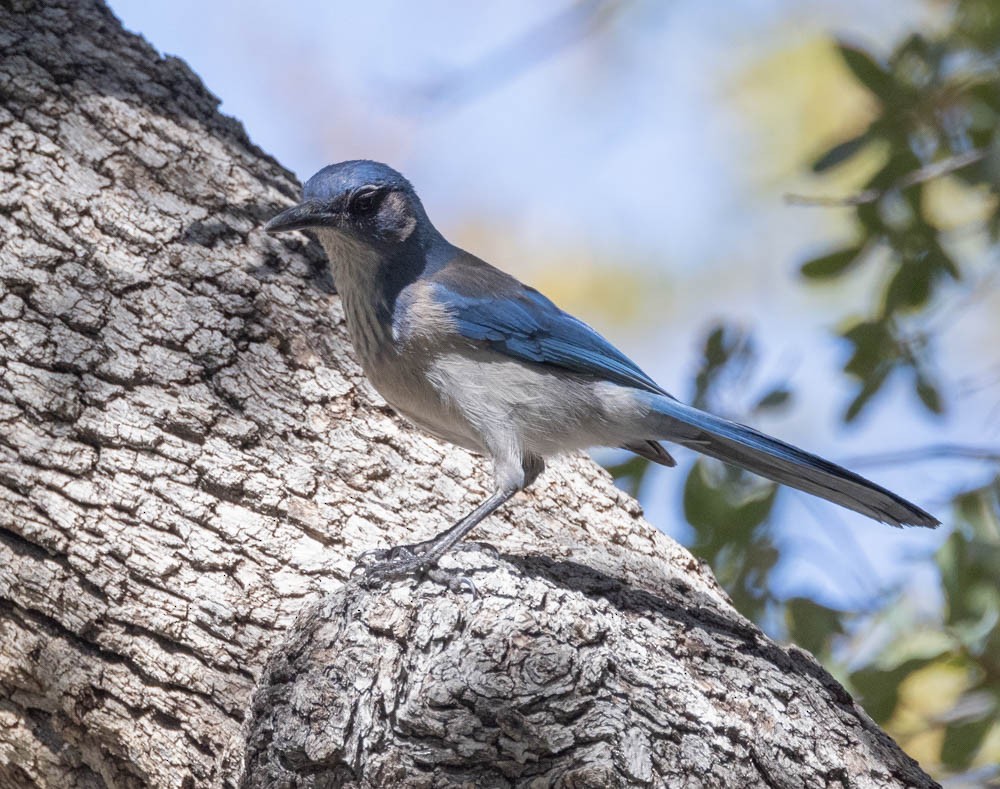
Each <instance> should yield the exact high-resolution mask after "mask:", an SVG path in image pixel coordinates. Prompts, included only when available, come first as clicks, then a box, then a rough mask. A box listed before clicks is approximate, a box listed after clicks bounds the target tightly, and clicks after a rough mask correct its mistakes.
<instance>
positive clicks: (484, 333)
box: [431, 256, 665, 394]
mask: <svg viewBox="0 0 1000 789" xmlns="http://www.w3.org/2000/svg"><path fill="white" fill-rule="evenodd" d="M469 257H470V258H471V256H469ZM486 265H487V264H485V263H482V261H479V260H478V259H475V258H472V259H471V260H468V259H466V260H458V261H456V260H452V261H450V262H449V264H448V265H447V266H445V267H444V268H442V269H441V270H440V272H439V273H438V275H437V276H433V277H432V278H431V279H432V281H433V283H434V297H435V299H436V300H437V301H438V303H440V304H442V305H444V306H446V307H447V309H448V312H449V313H450V315H451V318H452V320H453V321H454V325H455V329H456V330H457V331H458V333H459V334H461V335H462V336H463V337H464V338H466V339H468V340H473V341H476V342H483V343H486V344H488V345H489V346H490V347H491V348H492V349H494V350H496V351H499V352H500V353H504V354H507V355H508V356H512V357H514V358H516V359H522V360H524V361H529V362H535V363H536V364H548V365H552V366H554V367H559V368H561V369H564V370H569V371H571V372H575V373H581V374H584V375H593V376H595V377H597V378H603V379H605V380H608V381H614V382H615V383H619V384H623V385H624V386H632V387H636V388H638V389H643V390H646V391H649V392H656V393H658V394H665V392H664V391H663V390H662V389H661V388H660V387H659V386H657V385H656V382H655V381H653V379H652V378H650V377H649V376H648V375H646V374H645V373H644V372H643V371H642V370H641V369H639V367H638V366H637V365H636V364H635V362H633V361H632V360H631V359H629V358H628V357H627V356H625V354H623V353H622V352H621V351H619V350H618V349H617V348H615V346H613V345H612V344H611V343H610V342H608V341H607V340H606V339H604V338H603V337H602V336H601V335H600V334H598V333H597V332H596V331H594V330H593V329H592V328H590V327H589V326H588V325H587V324H585V323H584V322H583V321H580V320H578V319H576V318H574V317H573V316H572V315H568V314H567V313H565V312H563V311H562V310H561V309H559V308H558V307H557V306H556V305H555V304H553V303H552V302H551V301H549V299H547V298H546V297H545V296H543V295H542V294H541V293H539V292H538V291H536V290H534V289H533V288H529V287H527V286H526V285H523V284H521V283H520V282H518V281H517V280H515V279H514V278H513V277H510V276H508V275H506V274H504V273H503V272H501V271H498V270H497V269H494V268H493V267H492V266H489V267H488V269H486V268H483V267H485V266H486Z"/></svg>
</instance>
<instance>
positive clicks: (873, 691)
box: [850, 658, 933, 723]
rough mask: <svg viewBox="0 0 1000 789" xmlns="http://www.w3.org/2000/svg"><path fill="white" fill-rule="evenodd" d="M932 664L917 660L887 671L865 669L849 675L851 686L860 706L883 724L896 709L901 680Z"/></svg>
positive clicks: (871, 668) (928, 661) (929, 661)
mask: <svg viewBox="0 0 1000 789" xmlns="http://www.w3.org/2000/svg"><path fill="white" fill-rule="evenodd" d="M932 662H933V660H929V659H924V658H917V659H914V660H908V661H906V662H905V663H900V664H899V665H898V666H895V667H894V668H891V669H889V670H885V669H880V668H874V667H866V668H863V669H860V670H859V671H856V672H854V673H853V674H851V677H850V679H851V685H852V686H853V687H854V689H855V691H857V693H858V695H859V696H860V697H861V704H862V705H863V706H864V708H865V710H866V711H867V712H868V714H869V715H871V716H872V717H873V718H874V719H875V720H876V721H877V722H879V723H885V722H886V721H887V720H889V718H891V717H892V713H893V711H894V710H895V709H896V703H897V702H898V701H899V686H900V684H901V683H902V682H903V680H904V679H906V678H907V677H908V676H909V675H910V674H912V673H913V672H914V671H918V670H919V669H922V668H924V667H925V666H927V665H929V664H930V663H932Z"/></svg>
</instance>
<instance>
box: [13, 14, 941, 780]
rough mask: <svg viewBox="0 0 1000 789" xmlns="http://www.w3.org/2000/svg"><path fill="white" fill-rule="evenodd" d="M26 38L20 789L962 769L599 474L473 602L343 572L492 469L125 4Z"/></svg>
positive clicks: (860, 775)
mask: <svg viewBox="0 0 1000 789" xmlns="http://www.w3.org/2000/svg"><path fill="white" fill-rule="evenodd" d="M0 52H2V56H0V786H2V787H27V786H47V787H75V786H79V787H103V786H109V787H133V786H157V787H210V786H221V785H237V784H240V783H242V784H243V785H245V786H341V785H352V786H428V787H430V786H445V785H455V784H465V785H467V786H511V785H526V786H533V787H535V786H538V787H540V786H548V785H558V786H567V787H568V786H575V787H584V786H594V787H598V786H600V787H605V786H626V785H628V786H631V785H637V786H647V785H649V786H658V785H668V784H669V785H681V784H685V785H692V786H751V785H768V786H828V785H842V786H858V787H861V786H932V785H933V782H932V781H931V780H930V779H929V778H928V777H927V776H926V775H924V774H923V773H922V772H921V771H920V769H919V768H918V767H917V765H916V764H915V763H914V762H913V761H912V760H910V759H909V758H908V757H906V756H905V755H904V754H903V753H902V752H901V751H900V750H899V749H898V748H897V747H896V745H895V744H894V743H893V742H892V741H891V740H890V739H889V737H888V736H886V735H885V734H884V733H883V732H881V731H880V730H879V729H878V728H877V727H876V726H875V725H874V724H873V723H872V722H871V721H870V720H869V719H868V717H867V716H866V715H865V714H864V712H862V710H861V709H860V708H859V707H858V706H857V705H856V704H855V703H854V702H853V701H852V700H851V698H850V697H849V696H848V695H847V693H846V692H845V691H844V690H843V689H842V688H841V687H840V686H839V685H838V684H837V683H836V682H835V681H834V680H833V679H831V678H830V677H829V676H828V675H827V674H826V672H825V671H824V670H823V669H821V668H820V667H819V666H818V665H816V663H815V662H814V661H813V660H812V659H811V657H809V656H808V655H806V654H804V653H802V652H800V651H798V650H795V649H791V650H785V649H783V648H781V647H779V646H777V645H775V644H774V643H772V642H770V641H769V640H768V639H767V638H766V637H765V636H763V635H762V634H761V633H760V632H759V631H758V630H757V629H756V628H755V627H754V626H753V625H752V624H751V623H749V622H747V621H746V620H744V619H743V618H742V617H740V616H739V615H738V614H737V613H736V612H735V611H734V610H733V609H732V607H731V605H730V604H729V602H728V601H727V599H726V597H725V595H724V593H723V592H722V591H721V590H720V589H719V587H718V586H717V584H716V583H715V581H714V579H713V578H712V576H711V574H710V573H709V572H708V571H707V570H706V569H705V568H704V567H702V566H700V565H699V564H698V562H697V561H695V560H694V559H693V558H692V557H691V556H690V555H689V554H688V553H687V552H686V551H684V550H683V549H682V548H680V547H679V546H677V545H676V544H674V543H673V542H672V541H670V540H669V539H667V538H666V537H664V536H662V535H660V534H658V533H657V532H656V531H655V530H654V529H652V528H651V527H650V526H649V525H648V524H646V523H645V522H644V521H643V520H642V519H641V517H640V512H639V508H638V505H637V504H636V503H635V502H634V501H632V500H631V499H629V498H628V497H627V496H625V495H624V494H622V493H621V492H619V491H618V490H616V489H615V488H614V486H613V485H612V484H611V481H610V480H609V479H608V477H607V475H606V474H605V473H603V472H602V471H600V470H599V469H598V468H596V467H595V466H594V465H593V464H592V463H590V462H589V461H588V460H586V459H583V458H574V459H570V460H568V461H565V462H563V463H560V464H557V466H556V468H554V469H553V470H551V471H549V472H548V473H547V474H546V475H545V476H543V478H542V479H541V480H540V481H539V483H537V485H536V487H535V488H534V489H533V490H532V491H530V492H529V493H527V494H524V495H521V496H519V497H518V498H517V499H516V500H515V501H514V502H513V503H512V504H511V505H509V506H508V507H506V508H505V511H504V512H503V514H502V515H500V516H497V517H493V518H490V519H489V521H488V522H487V523H486V524H484V526H483V527H482V528H481V529H479V531H478V535H477V536H478V537H480V538H481V539H484V540H486V541H488V542H490V543H492V544H494V545H496V546H497V547H498V548H499V549H500V551H501V552H502V555H501V556H500V557H499V558H497V557H493V556H491V555H490V554H489V553H475V552H468V553H462V554H459V555H458V556H457V558H456V559H454V560H453V563H457V564H459V565H465V566H468V567H469V569H467V570H466V572H467V574H469V575H470V577H472V578H473V579H474V581H475V583H476V585H477V587H478V590H479V594H478V597H476V598H473V597H472V595H470V594H468V593H463V592H453V591H449V590H448V589H446V588H444V587H441V586H438V585H436V584H434V583H432V582H429V581H428V582H424V583H417V582H415V581H400V582H397V583H395V584H393V585H392V586H391V587H388V588H386V589H383V590H378V591H370V590H364V589H360V588H358V587H357V586H356V585H355V584H353V583H347V584H345V581H347V579H348V574H349V571H350V568H351V566H352V564H353V560H354V557H355V556H356V555H357V554H358V553H359V552H360V551H362V550H364V549H366V548H370V547H375V546H385V545H388V544H392V543H395V542H398V541H404V540H405V541H414V540H418V539H420V538H423V537H426V536H428V535H430V534H432V533H433V532H435V531H437V530H438V529H439V528H441V527H442V526H443V525H445V524H447V523H449V522H451V521H452V520H453V519H455V518H457V517H458V516H460V515H462V514H464V513H465V512H466V511H467V510H469V509H470V508H471V507H472V506H473V504H475V503H477V502H478V501H479V500H480V499H481V498H482V497H483V496H484V495H485V493H486V490H487V477H486V469H484V464H483V463H482V462H481V461H480V460H478V459H476V458H475V457H473V456H472V455H470V454H468V453H466V452H464V451H461V450H458V449H455V448H454V447H448V446H443V445H441V444H439V443H437V442H435V441H433V440H431V439H429V438H426V437H424V436H423V435H421V434H420V433H419V432H417V431H415V430H413V429H411V428H409V427H408V426H407V425H405V424H404V423H402V422H401V421H400V420H398V419H397V418H396V417H395V416H393V415H392V413H391V412H390V411H389V410H388V409H387V407H386V406H385V404H384V403H382V402H381V401H380V400H379V399H378V397H377V395H375V394H374V392H373V391H372V390H371V389H370V387H369V386H368V385H367V384H366V383H365V381H364V380H363V379H362V378H361V376H360V375H359V371H358V368H357V366H356V365H355V363H354V361H353V359H352V355H351V351H350V347H349V343H348V342H347V339H346V334H345V331H344V325H343V315H342V312H341V309H340V304H339V301H338V300H337V298H336V296H335V295H332V293H331V292H330V289H329V287H328V285H329V275H328V273H327V271H326V269H325V267H324V265H323V260H322V257H321V255H319V254H318V251H317V249H316V247H315V246H312V245H307V244H305V243H303V242H302V241H301V240H300V241H288V242H278V241H275V240H273V239H270V238H268V237H266V236H264V235H263V234H262V233H261V232H260V231H259V229H258V228H259V227H260V225H261V223H262V221H263V220H264V219H265V218H267V217H269V216H270V215H271V214H272V213H274V212H275V211H276V210H277V209H278V208H279V207H281V206H284V205H287V204H288V203H289V202H290V201H291V200H292V199H293V198H294V197H295V196H296V194H297V192H298V186H297V184H296V183H295V181H294V179H293V178H292V177H291V175H290V174H289V173H288V172H286V171H285V170H283V169H282V168H281V167H280V166H279V165H277V164H276V163H275V162H274V161H273V160H271V159H270V158H269V157H267V156H266V155H264V154H263V153H261V152H260V151H259V150H257V149H256V148H254V147H253V145H252V144H251V143H250V142H249V141H248V140H247V137H246V135H245V133H244V132H243V129H242V128H241V126H240V125H239V124H238V123H236V122H235V121H233V120H231V119H228V118H225V117H223V116H221V115H220V114H218V112H217V111H216V105H217V101H216V99H214V98H213V97H212V96H211V94H209V93H208V92H207V91H206V90H205V89H204V87H203V86H202V85H201V83H200V82H199V81H198V79H197V78H196V77H195V75H194V74H192V73H191V72H190V70H189V69H188V68H187V66H186V65H185V64H184V63H183V62H181V61H179V60H177V59H174V58H166V59H161V58H160V57H159V56H157V55H156V53H155V52H154V51H153V50H152V49H151V48H150V47H149V46H148V45H147V44H146V43H145V42H144V41H143V40H142V39H141V38H139V37H137V36H135V35H132V34H130V33H127V32H125V31H124V30H123V29H122V28H121V26H120V25H119V23H118V22H117V20H115V18H114V17H113V16H112V15H111V13H110V12H109V11H108V10H107V9H106V8H105V7H104V6H103V5H102V4H100V3H99V2H96V0H61V1H60V2H50V3H44V4H43V3H32V2H10V0H5V1H4V2H0ZM477 568H479V569H477ZM299 612H302V613H301V615H300V616H299V618H298V619H297V620H296V619H295V617H296V614H298V613H299ZM258 680H260V684H259V687H258V689H257V691H256V693H255V694H254V688H255V684H256V683H257V681H258ZM252 694H253V698H252V700H251V696H252ZM244 765H245V768H244ZM240 773H242V778H241V777H240Z"/></svg>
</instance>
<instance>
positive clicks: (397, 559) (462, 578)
mask: <svg viewBox="0 0 1000 789" xmlns="http://www.w3.org/2000/svg"><path fill="white" fill-rule="evenodd" d="M436 547H437V546H436V542H435V540H426V541H424V542H418V543H413V544H408V545H396V546H393V547H392V548H376V549H373V550H368V551H365V552H364V553H362V554H361V555H360V556H358V563H357V564H356V565H355V567H354V570H353V571H352V572H351V575H360V576H361V583H362V584H364V585H365V586H367V587H374V586H378V585H380V584H382V583H384V582H385V581H388V580H390V579H392V578H400V577H402V576H405V575H415V574H420V575H425V576H426V577H427V578H429V579H430V580H432V581H434V582H435V583H439V584H441V585H442V586H446V587H447V588H448V589H450V590H451V591H453V592H461V591H469V592H471V594H472V597H473V598H476V597H477V596H478V591H477V590H476V585H475V584H474V583H473V582H472V579H470V578H469V577H468V576H466V575H463V573H462V570H461V569H459V568H453V569H452V568H445V567H438V565H437V562H438V559H440V558H441V552H439V551H437V550H435V548H436ZM450 550H452V551H456V552H458V551H461V552H466V551H480V552H484V553H488V554H490V555H491V556H492V557H493V558H494V559H498V558H499V556H500V553H499V552H498V551H497V549H496V548H494V547H493V546H492V545H488V544H486V543H477V542H461V543H458V544H457V545H454V546H452V547H451V548H450Z"/></svg>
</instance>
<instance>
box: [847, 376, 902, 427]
mask: <svg viewBox="0 0 1000 789" xmlns="http://www.w3.org/2000/svg"><path fill="white" fill-rule="evenodd" d="M891 369H892V368H891V367H890V366H889V365H882V366H880V367H878V368H877V369H875V370H874V371H873V372H872V373H871V375H869V376H868V377H867V378H865V380H864V383H863V384H862V386H861V389H860V390H859V391H858V393H857V394H856V395H855V396H854V399H853V400H852V401H851V404H850V405H849V406H847V410H846V411H845V412H844V421H845V422H853V421H854V420H855V419H857V418H858V416H859V415H860V414H861V412H862V410H864V408H865V406H866V405H868V403H870V402H871V399H872V398H873V397H874V396H875V395H877V394H878V393H879V390H880V389H881V388H882V385H883V384H884V383H885V381H886V379H887V378H888V377H889V371H890V370H891Z"/></svg>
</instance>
